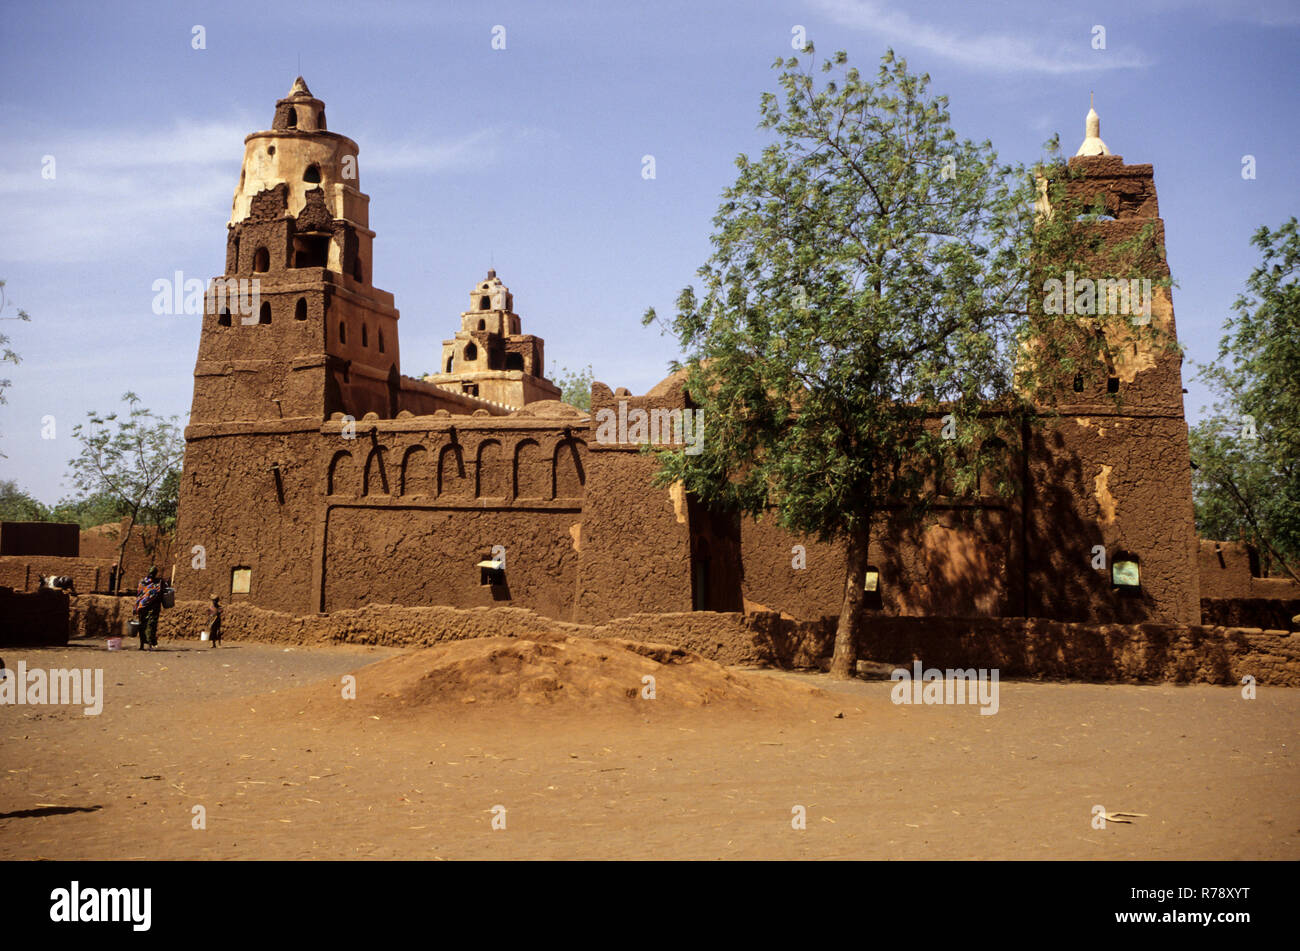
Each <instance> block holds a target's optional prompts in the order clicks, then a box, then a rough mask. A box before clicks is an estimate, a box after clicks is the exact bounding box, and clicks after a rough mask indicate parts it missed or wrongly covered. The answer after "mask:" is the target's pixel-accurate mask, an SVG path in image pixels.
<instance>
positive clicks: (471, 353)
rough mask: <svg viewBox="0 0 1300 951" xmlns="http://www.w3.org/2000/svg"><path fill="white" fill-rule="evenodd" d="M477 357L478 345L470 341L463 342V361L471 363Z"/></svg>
mask: <svg viewBox="0 0 1300 951" xmlns="http://www.w3.org/2000/svg"><path fill="white" fill-rule="evenodd" d="M477 359H478V347H476V346H474V345H473V344H472V343H467V344H465V362H466V363H473V362H474V361H475V360H477Z"/></svg>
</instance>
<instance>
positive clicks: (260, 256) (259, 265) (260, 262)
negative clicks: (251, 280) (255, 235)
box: [253, 247, 271, 274]
mask: <svg viewBox="0 0 1300 951" xmlns="http://www.w3.org/2000/svg"><path fill="white" fill-rule="evenodd" d="M270 269H271V252H270V251H268V250H266V248H264V247H262V248H258V249H257V250H256V251H255V252H253V270H254V271H256V272H257V273H259V274H262V273H265V272H266V271H269V270H270Z"/></svg>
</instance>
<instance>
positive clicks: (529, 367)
mask: <svg viewBox="0 0 1300 951" xmlns="http://www.w3.org/2000/svg"><path fill="white" fill-rule="evenodd" d="M514 306H515V296H514V295H513V294H511V293H510V288H508V287H506V286H505V284H503V283H502V282H501V278H499V277H497V272H496V271H495V270H490V271H488V273H487V277H486V278H485V279H484V280H482V281H480V282H479V283H478V284H476V285H474V289H473V290H471V291H470V292H469V310H467V311H464V312H463V313H462V314H461V315H460V330H458V331H457V332H456V336H455V337H454V338H452V339H451V340H444V341H443V342H442V359H441V361H440V362H439V370H440V371H441V372H439V373H435V374H433V375H432V376H429V377H426V379H427V380H428V382H430V383H433V384H435V385H437V386H440V387H442V388H443V389H450V390H454V391H456V392H460V393H465V394H466V395H469V396H477V397H479V398H480V399H487V400H492V401H494V402H496V403H501V404H503V405H505V406H513V407H520V406H524V405H525V404H527V403H535V402H537V401H538V400H558V399H559V398H560V388H559V387H557V386H556V385H555V384H554V383H552V382H551V381H550V380H548V379H546V377H545V360H544V352H543V346H544V344H545V341H543V340H542V338H541V337H534V336H533V335H532V334H524V333H520V322H519V315H518V314H516V313H515V312H514Z"/></svg>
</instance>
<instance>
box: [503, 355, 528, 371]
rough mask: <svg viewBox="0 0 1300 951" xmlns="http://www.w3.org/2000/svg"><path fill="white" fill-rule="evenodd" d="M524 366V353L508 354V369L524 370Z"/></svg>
mask: <svg viewBox="0 0 1300 951" xmlns="http://www.w3.org/2000/svg"><path fill="white" fill-rule="evenodd" d="M523 368H524V355H523V354H522V353H507V354H506V369H507V370H522V369H523Z"/></svg>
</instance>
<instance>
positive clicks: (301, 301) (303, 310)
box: [293, 297, 307, 320]
mask: <svg viewBox="0 0 1300 951" xmlns="http://www.w3.org/2000/svg"><path fill="white" fill-rule="evenodd" d="M293 319H294V320H306V319H307V298H305V297H299V298H298V303H296V304H294V305H293Z"/></svg>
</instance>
